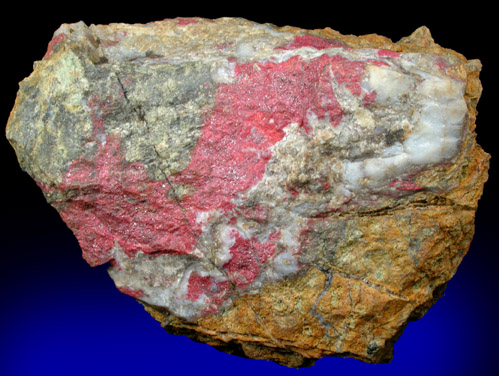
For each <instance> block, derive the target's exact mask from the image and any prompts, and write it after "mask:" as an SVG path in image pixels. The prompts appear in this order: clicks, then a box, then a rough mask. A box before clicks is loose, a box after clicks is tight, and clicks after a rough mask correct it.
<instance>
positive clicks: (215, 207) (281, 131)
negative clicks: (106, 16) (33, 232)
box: [7, 18, 488, 367]
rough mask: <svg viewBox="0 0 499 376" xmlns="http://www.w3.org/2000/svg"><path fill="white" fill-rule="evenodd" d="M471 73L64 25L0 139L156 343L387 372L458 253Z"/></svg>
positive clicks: (351, 47)
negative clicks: (158, 332) (173, 336)
mask: <svg viewBox="0 0 499 376" xmlns="http://www.w3.org/2000/svg"><path fill="white" fill-rule="evenodd" d="M479 71H480V62H479V61H477V60H469V61H468V60H466V59H465V58H464V57H463V56H462V55H460V54H458V53H456V52H453V51H450V50H446V49H444V48H441V47H440V46H438V45H437V44H435V43H434V42H433V40H432V38H431V36H430V33H429V31H428V29H426V28H425V27H422V28H420V29H418V30H416V31H415V32H414V33H413V34H412V35H411V36H409V37H407V38H404V39H402V40H401V41H399V42H398V43H393V42H391V41H390V40H389V39H387V38H384V37H381V36H377V35H367V36H361V37H355V36H343V35H341V34H340V33H338V32H336V31H333V30H331V29H324V30H316V31H310V30H301V29H297V28H292V27H284V28H277V27H275V26H273V25H270V24H265V25H261V24H257V23H254V22H250V21H247V20H244V19H234V18H222V19H217V20H208V19H201V18H189V19H186V18H177V19H171V20H164V21H160V22H153V23H150V24H146V25H127V24H112V25H107V26H101V25H97V26H95V25H92V26H90V27H87V26H86V25H85V24H84V23H83V22H79V23H76V24H65V25H62V26H61V27H60V28H59V29H58V30H57V31H56V32H55V34H54V38H53V39H52V41H51V42H50V44H49V47H48V50H47V53H46V55H45V56H44V58H43V60H41V61H39V62H37V63H36V64H35V69H34V72H33V73H32V74H31V75H30V76H29V77H28V78H26V79H25V80H24V81H23V82H21V84H20V90H19V93H18V96H17V100H16V104H15V106H14V109H13V111H12V113H11V116H10V119H9V122H8V127H7V137H8V139H9V140H10V142H11V144H12V146H13V147H14V148H15V150H16V153H17V156H18V159H19V162H20V164H21V166H22V168H23V169H24V170H25V171H27V172H28V173H29V174H30V175H31V176H32V177H33V178H34V179H35V180H36V182H37V184H38V185H39V186H40V188H41V189H42V190H43V192H44V194H45V196H46V198H47V201H48V202H49V203H50V204H52V205H53V206H54V207H55V208H56V209H57V210H58V211H59V213H60V215H61V217H62V218H63V220H64V221H65V222H66V223H67V225H68V226H69V227H70V228H71V229H72V230H73V232H74V234H75V236H76V237H77V239H78V241H79V243H80V245H81V248H82V251H83V257H84V258H85V260H87V262H88V263H89V264H90V265H92V266H94V265H100V264H104V263H107V262H109V263H110V265H111V266H110V268H109V274H110V275H111V277H112V278H113V280H114V281H115V283H116V286H117V287H118V289H119V290H120V291H122V292H124V293H126V294H128V295H131V296H133V297H134V298H136V299H138V300H139V301H140V302H141V303H142V304H143V305H144V306H145V307H146V310H147V311H148V312H150V313H151V315H153V317H154V318H156V319H157V320H158V321H160V322H161V323H162V326H163V327H164V328H165V329H166V330H167V331H168V332H171V333H180V334H185V335H187V336H189V337H191V338H193V339H194V340H196V341H202V342H206V343H208V344H210V345H212V346H215V347H217V348H219V349H221V350H223V351H227V352H230V353H235V354H238V355H241V356H247V357H250V358H257V359H271V360H273V361H275V362H278V363H281V364H285V365H287V366H293V367H300V366H306V365H309V364H311V363H313V361H314V360H315V359H317V358H320V357H323V356H332V355H341V356H351V357H355V358H358V359H361V360H363V361H369V362H383V361H387V360H389V359H391V356H392V348H393V343H394V341H395V340H396V339H397V338H398V337H399V336H400V334H401V333H402V331H403V329H404V327H405V325H406V324H407V322H408V321H410V320H414V319H417V318H419V317H421V316H422V315H423V314H424V313H425V312H426V311H427V310H428V308H429V307H430V306H431V305H432V304H433V303H434V302H435V301H436V299H438V297H439V296H440V294H441V292H442V291H443V289H444V288H445V285H446V283H447V282H448V281H449V279H450V278H451V277H452V276H453V274H454V273H455V272H456V269H457V267H458V265H459V263H460V261H461V260H462V258H463V256H464V255H465V253H466V252H467V250H468V247H469V244H470V241H471V238H472V234H473V226H474V213H475V210H476V208H477V202H478V199H479V197H480V195H481V192H482V188H483V184H484V182H485V180H486V179H487V169H488V155H487V154H486V153H484V152H483V151H482V149H481V148H480V147H479V146H478V145H477V144H476V142H475V133H474V129H475V125H474V124H475V123H474V122H475V116H476V110H475V108H476V104H477V101H478V99H479V96H480V93H481V86H480V82H479V80H478V74H479Z"/></svg>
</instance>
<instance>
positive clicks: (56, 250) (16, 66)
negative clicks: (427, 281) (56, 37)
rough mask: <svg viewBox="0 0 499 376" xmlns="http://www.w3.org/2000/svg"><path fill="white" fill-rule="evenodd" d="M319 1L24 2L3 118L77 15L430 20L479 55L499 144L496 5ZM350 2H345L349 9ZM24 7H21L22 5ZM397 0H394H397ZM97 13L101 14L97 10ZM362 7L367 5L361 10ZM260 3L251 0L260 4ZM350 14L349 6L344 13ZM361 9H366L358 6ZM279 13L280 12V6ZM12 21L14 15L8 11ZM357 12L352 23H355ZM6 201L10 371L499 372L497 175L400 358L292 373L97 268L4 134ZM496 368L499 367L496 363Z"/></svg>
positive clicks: (3, 339)
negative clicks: (183, 332) (217, 6)
mask: <svg viewBox="0 0 499 376" xmlns="http://www.w3.org/2000/svg"><path fill="white" fill-rule="evenodd" d="M307 5H309V7H307V8H304V9H298V10H295V12H294V13H293V16H289V15H288V16H286V15H284V14H283V13H285V12H281V14H280V13H279V11H277V12H276V11H274V12H273V13H272V12H266V11H262V12H261V13H260V14H258V13H256V12H254V13H252V14H258V15H257V16H250V15H249V13H247V12H246V13H241V12H238V11H237V8H236V9H235V10H233V11H230V10H229V8H226V9H225V10H224V11H220V12H219V13H215V11H212V13H207V12H206V11H201V10H199V12H196V11H195V9H189V8H185V9H177V8H176V9H175V10H172V9H171V7H165V6H163V7H162V8H161V10H156V9H149V11H148V12H145V11H140V10H135V9H134V10H128V11H127V10H121V11H120V9H121V8H115V9H114V12H113V9H110V10H108V11H105V10H102V9H101V10H98V11H97V10H95V9H94V8H88V6H87V8H85V9H79V10H78V9H77V8H72V9H73V10H71V11H65V12H62V11H55V10H54V9H56V8H45V9H39V10H38V9H34V8H30V11H29V12H25V13H22V12H21V9H18V12H17V13H15V12H14V13H15V14H16V15H18V16H19V15H20V18H19V17H17V19H16V22H27V24H26V26H25V27H19V26H16V27H15V28H13V23H11V21H10V20H9V19H6V20H5V22H4V24H2V35H3V36H7V35H8V36H9V37H8V38H7V39H4V40H3V42H2V43H3V47H2V51H3V53H2V60H3V61H4V64H6V66H7V68H5V67H4V77H3V78H2V83H3V88H2V95H4V100H3V101H2V119H3V121H4V123H5V122H6V121H7V117H8V114H9V111H10V109H11V108H12V105H13V103H14V98H15V93H16V91H17V82H19V81H20V80H21V79H23V78H24V77H25V76H27V75H28V74H29V73H30V72H31V70H32V62H33V61H34V60H38V59H40V58H41V57H42V56H43V54H44V52H45V49H46V45H47V43H48V41H49V40H50V39H51V36H52V33H53V32H54V31H55V30H56V28H57V27H58V26H59V25H60V24H61V23H63V22H76V21H79V20H80V19H81V20H83V21H85V22H86V23H87V24H90V23H109V22H122V21H123V22H147V21H151V20H157V19H162V18H167V17H176V16H190V15H195V16H203V17H209V18H213V17H220V16H224V15H231V16H243V17H245V18H248V19H252V20H255V21H259V22H271V23H275V24H278V25H285V24H291V25H294V26H300V27H305V28H323V27H326V26H330V27H332V28H334V29H336V30H339V31H340V32H342V33H345V34H350V33H351V34H364V33H371V32H376V33H379V34H384V35H386V36H388V37H390V38H392V39H393V40H398V39H399V38H401V37H402V36H405V35H408V34H410V32H412V31H413V30H414V29H415V28H417V27H418V26H421V25H426V26H428V27H429V28H430V30H432V33H433V36H434V38H435V40H436V42H437V43H439V44H441V45H443V46H444V47H449V48H452V49H455V50H457V51H459V52H461V53H463V54H464V55H465V56H466V57H467V58H479V59H480V60H481V61H482V63H483V65H484V69H483V72H482V75H481V78H482V82H483V86H484V94H483V97H482V99H481V101H480V104H479V107H478V109H479V112H480V114H479V116H478V129H477V132H478V140H479V142H480V144H481V145H482V146H483V147H484V149H485V150H486V151H488V152H489V153H491V154H493V158H494V154H495V147H494V142H493V141H494V137H493V136H494V131H495V130H494V127H496V126H497V124H496V123H497V121H496V120H494V119H493V115H492V110H493V108H492V105H493V103H495V101H496V100H495V93H494V91H495V90H496V89H495V87H494V86H493V84H492V80H493V74H494V72H493V69H494V68H493V65H494V63H493V61H492V52H491V50H490V49H489V47H488V46H487V33H488V32H491V31H492V29H493V27H494V25H493V24H491V23H490V22H489V21H487V18H486V17H487V15H488V13H489V12H488V11H487V9H486V8H485V9H484V8H482V10H481V11H480V13H479V14H475V15H473V17H472V18H467V17H468V15H467V14H466V11H464V10H460V13H456V14H452V13H449V12H448V11H445V12H440V13H435V10H434V9H432V12H429V13H428V12H423V11H420V10H419V11H418V10H414V11H409V10H407V9H405V10H404V11H402V10H400V14H398V15H397V9H395V13H390V12H388V10H387V9H383V8H381V7H379V6H378V7H374V8H373V9H372V10H367V11H366V10H365V9H364V8H361V7H359V6H357V5H355V4H354V5H350V6H349V8H342V11H341V12H339V11H337V10H328V9H327V8H326V9H317V8H314V6H313V5H312V3H309V4H307ZM347 6H348V5H347ZM21 7H22V5H21ZM391 9H394V8H391ZM94 10H95V11H94ZM363 10H364V13H362V11H363ZM253 11H255V9H253ZM345 12H346V13H345ZM359 12H361V15H359ZM276 14H277V15H276ZM4 17H6V16H4ZM352 20H354V21H353V22H352ZM0 151H1V158H2V159H1V163H2V172H3V174H2V184H1V185H0V186H1V196H0V197H1V199H2V210H1V211H0V216H1V226H0V228H1V234H2V240H3V241H2V243H1V244H2V245H1V259H0V279H1V288H2V290H1V291H2V294H1V297H2V299H1V301H0V302H1V303H0V375H2V376H3V375H8V376H10V375H54V376H55V375H89V374H90V375H101V374H102V375H103V374H107V375H109V374H110V375H132V374H142V373H146V372H150V373H154V374H165V375H167V374H173V373H177V372H182V373H187V374H190V373H200V374H201V373H202V374H203V375H206V376H208V375H214V374H217V373H219V372H223V373H232V372H235V373H237V374H273V375H277V374H279V375H281V374H282V375H284V374H286V375H297V374H301V375H318V374H324V373H328V374H329V373H334V372H347V373H348V374H351V375H355V374H370V375H400V374H403V375H421V374H424V375H447V374H452V375H470V374H474V375H493V374H499V367H498V364H497V363H498V362H497V357H498V352H499V344H498V341H499V329H498V325H497V321H496V320H497V317H498V316H499V310H498V307H497V304H496V300H497V299H498V292H497V291H498V290H497V289H498V287H499V284H498V282H497V266H496V265H497V261H498V256H497V245H496V244H497V243H496V240H495V237H494V235H495V231H496V227H497V225H498V221H497V220H496V217H495V215H496V213H497V212H498V209H499V205H498V200H497V198H496V193H497V187H498V182H497V172H496V171H495V169H494V164H495V163H494V161H493V164H492V170H491V178H490V180H489V182H488V183H487V185H486V189H485V194H484V197H483V199H482V201H481V202H480V208H479V211H478V214H477V221H476V224H477V226H476V234H475V238H474V240H473V243H472V246H471V249H470V251H469V254H468V255H467V256H466V257H465V259H464V261H463V263H462V264H461V266H460V267H459V270H458V272H457V274H456V276H455V277H454V279H452V280H451V282H450V283H449V286H448V288H447V290H446V293H445V295H444V297H443V298H442V299H440V300H439V301H438V302H437V304H436V305H435V306H434V307H433V308H432V309H431V310H430V311H429V313H428V314H427V315H426V316H425V317H424V318H423V319H421V320H419V321H417V322H413V323H410V324H409V325H408V327H407V329H406V331H405V333H404V334H403V335H402V337H401V338H400V340H399V341H398V342H397V343H396V345H395V356H394V359H393V361H392V362H391V363H389V364H384V365H371V364H364V363H362V362H360V361H356V360H353V359H343V358H328V359H322V360H319V361H318V362H317V364H316V365H315V366H314V367H312V368H308V369H301V370H294V369H287V368H285V367H282V366H278V365H276V364H274V363H271V362H266V361H256V360H248V359H241V358H237V357H235V356H230V355H227V354H224V353H220V352H218V351H217V350H214V349H213V348H211V347H209V346H207V345H203V344H197V343H194V342H192V341H190V340H189V339H186V338H184V337H179V336H172V335H169V334H167V333H166V332H164V331H163V330H162V329H161V327H160V325H159V323H157V322H156V321H155V320H153V319H152V318H151V317H150V316H149V315H148V314H147V313H146V312H145V311H144V310H143V308H142V307H141V306H140V305H139V304H138V303H136V302H135V301H134V299H132V298H130V297H128V296H126V295H123V294H121V293H119V292H118V291H117V290H116V288H115V287H114V285H113V283H112V281H111V279H110V278H109V277H108V276H107V273H106V268H105V266H102V267H97V268H90V267H89V266H88V265H87V264H86V263H85V262H84V261H83V260H82V259H81V257H80V255H81V251H80V249H79V247H78V244H77V242H76V240H75V239H74V237H73V235H72V234H71V232H70V231H69V230H68V229H67V228H66V227H65V225H64V224H63V222H62V221H61V220H60V218H59V216H58V214H57V213H56V211H55V210H54V209H52V208H50V207H49V206H48V205H47V204H46V203H45V202H44V199H43V196H42V194H41V192H40V191H39V190H38V188H37V187H36V185H35V184H34V182H33V181H31V179H30V178H29V177H28V176H27V174H25V173H23V172H21V171H20V169H19V167H18V165H17V162H16V160H15V156H14V153H13V151H12V150H11V148H10V147H9V146H8V144H7V142H6V141H5V138H4V137H2V138H1V140H0ZM494 371H495V372H494Z"/></svg>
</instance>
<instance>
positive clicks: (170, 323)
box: [138, 25, 490, 368]
mask: <svg viewBox="0 0 499 376" xmlns="http://www.w3.org/2000/svg"><path fill="white" fill-rule="evenodd" d="M270 26H272V27H275V26H273V25H270ZM277 30H279V31H283V32H290V33H296V34H298V33H303V32H308V33H311V34H314V35H317V36H321V37H327V38H334V39H336V40H339V41H342V42H345V43H347V44H349V45H350V46H352V47H354V48H383V49H388V50H392V51H396V52H426V53H428V52H429V53H434V54H438V55H444V56H447V57H452V58H453V59H456V60H457V61H459V62H460V63H462V65H461V66H460V67H461V69H462V68H463V67H464V69H465V70H466V72H465V74H466V75H467V77H468V82H467V88H466V93H465V99H466V102H467V105H468V109H469V112H470V119H469V122H468V128H469V131H470V135H471V137H472V139H469V140H463V148H465V146H464V144H467V147H466V148H467V151H468V153H470V154H471V155H472V158H470V159H471V160H473V161H478V163H474V164H473V165H471V166H468V171H469V170H475V171H478V173H477V175H475V176H472V177H470V179H467V180H466V179H465V180H463V183H464V184H461V185H466V186H469V187H470V188H474V189H469V190H467V192H468V194H467V195H465V196H456V195H455V194H453V193H454V192H456V191H460V190H459V189H455V190H451V191H450V192H448V193H447V194H445V195H442V196H437V197H435V200H433V202H431V203H429V202H428V203H426V204H430V206H433V205H436V206H452V207H455V208H458V210H465V211H468V210H470V211H475V210H476V208H477V204H478V200H479V198H480V196H481V193H482V191H483V185H484V184H485V182H486V181H487V179H488V174H487V170H488V165H489V159H490V156H489V155H488V154H487V153H485V152H484V151H483V149H482V148H481V147H480V146H479V145H478V144H477V143H476V141H475V137H476V135H475V133H474V130H475V127H476V125H475V119H476V114H477V111H476V105H477V102H478V100H479V98H480V95H481V92H482V86H481V83H480V81H479V78H478V76H479V72H480V70H481V63H480V61H479V60H476V59H475V60H467V59H466V58H465V57H464V56H463V55H461V54H459V53H457V52H455V51H453V50H450V49H446V48H443V47H441V46H439V45H438V44H436V43H435V42H434V40H433V38H432V36H431V33H430V30H429V29H428V28H427V27H425V26H422V27H420V28H418V29H416V30H415V31H414V32H413V33H412V34H411V35H409V36H408V37H404V38H402V39H401V40H400V41H398V42H396V43H394V42H392V41H391V40H390V39H388V38H386V37H384V36H380V35H377V34H369V35H363V36H353V35H342V34H340V33H339V32H338V31H335V30H333V29H331V28H325V29H320V30H303V29H300V28H296V27H291V26H285V27H282V28H277ZM463 154H464V153H462V152H461V155H463ZM469 175H473V174H469ZM469 180H471V181H469ZM461 188H463V187H461ZM411 206H412V205H411ZM390 209H396V208H387V211H390ZM379 214H380V213H372V214H371V215H373V216H374V215H379ZM473 232H474V231H471V233H470V234H467V235H468V236H467V238H468V240H469V241H468V247H467V249H468V248H469V244H470V242H471V238H472V236H473ZM467 249H466V251H467ZM463 256H464V255H463ZM451 277H452V276H451ZM298 278H299V276H295V277H294V278H293V279H290V280H288V282H291V283H293V280H297V279H298ZM447 282H448V280H447V281H445V282H444V283H441V284H439V285H438V286H435V288H434V290H433V295H432V298H431V299H429V300H427V301H426V302H424V303H422V304H420V305H419V306H417V307H416V308H415V309H414V310H413V311H412V313H411V314H410V316H409V317H408V319H407V321H406V322H405V323H403V324H402V325H400V327H399V330H398V331H397V332H396V334H395V335H394V336H393V337H392V338H390V339H389V340H387V341H386V342H385V345H384V347H382V348H380V349H379V350H377V351H376V352H375V354H373V355H374V356H365V357H363V356H360V355H359V354H353V353H348V352H345V353H322V354H321V355H320V356H310V354H309V353H308V352H307V351H306V350H303V349H300V348H294V347H293V346H290V345H289V344H286V345H284V346H283V347H280V346H278V345H275V344H274V345H269V343H268V342H267V343H264V342H262V341H261V340H260V339H258V338H254V339H253V340H252V341H247V340H246V339H245V338H241V337H240V336H238V335H237V333H232V334H231V333H214V332H213V330H211V329H210V327H211V328H212V327H213V326H212V325H211V323H209V321H210V320H211V317H208V318H201V319H198V320H197V321H196V322H194V323H192V322H187V321H185V320H182V319H179V318H177V317H173V316H171V315H170V314H169V313H168V311H167V310H165V309H163V308H160V307H153V306H151V305H148V304H146V303H144V302H141V301H140V300H138V301H139V303H141V304H142V305H144V307H145V310H146V311H147V312H148V313H149V314H151V316H152V317H153V318H155V319H156V320H157V321H159V322H160V323H161V325H162V327H163V328H164V329H165V330H166V331H167V332H168V333H170V334H176V335H183V336H186V337H188V338H190V339H192V340H194V341H196V342H200V343H205V344H208V345H210V346H212V347H214V348H216V349H218V350H220V351H223V352H226V353H229V354H232V355H236V356H239V357H244V358H252V359H262V360H271V361H273V362H276V363H278V364H281V365H284V366H287V367H292V368H303V367H309V366H312V365H314V364H315V361H316V360H317V359H319V358H321V357H323V356H342V357H352V358H356V359H359V360H362V361H367V362H373V363H386V362H389V361H391V359H392V356H393V345H394V344H395V342H396V341H397V339H398V338H399V337H400V336H401V335H402V333H403V331H404V330H405V328H406V326H407V324H408V323H409V322H411V321H415V320H418V319H420V318H421V317H423V316H424V314H425V313H426V312H427V311H428V310H429V309H430V308H431V307H432V306H433V305H434V304H435V302H436V301H437V300H438V299H439V298H440V297H441V296H442V294H443V292H444V291H445V288H446V286H447ZM240 304H247V305H248V303H247V302H245V298H244V296H241V297H239V298H238V299H237V301H236V302H235V303H234V306H238V305H240ZM223 314H224V313H223V312H222V313H220V314H219V315H217V316H218V317H221V316H223ZM255 314H256V313H255ZM269 336H270V337H271V334H270V333H269ZM238 337H239V338H238ZM268 339H270V340H271V341H270V342H274V343H275V342H276V341H272V338H268ZM277 342H280V341H277Z"/></svg>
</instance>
